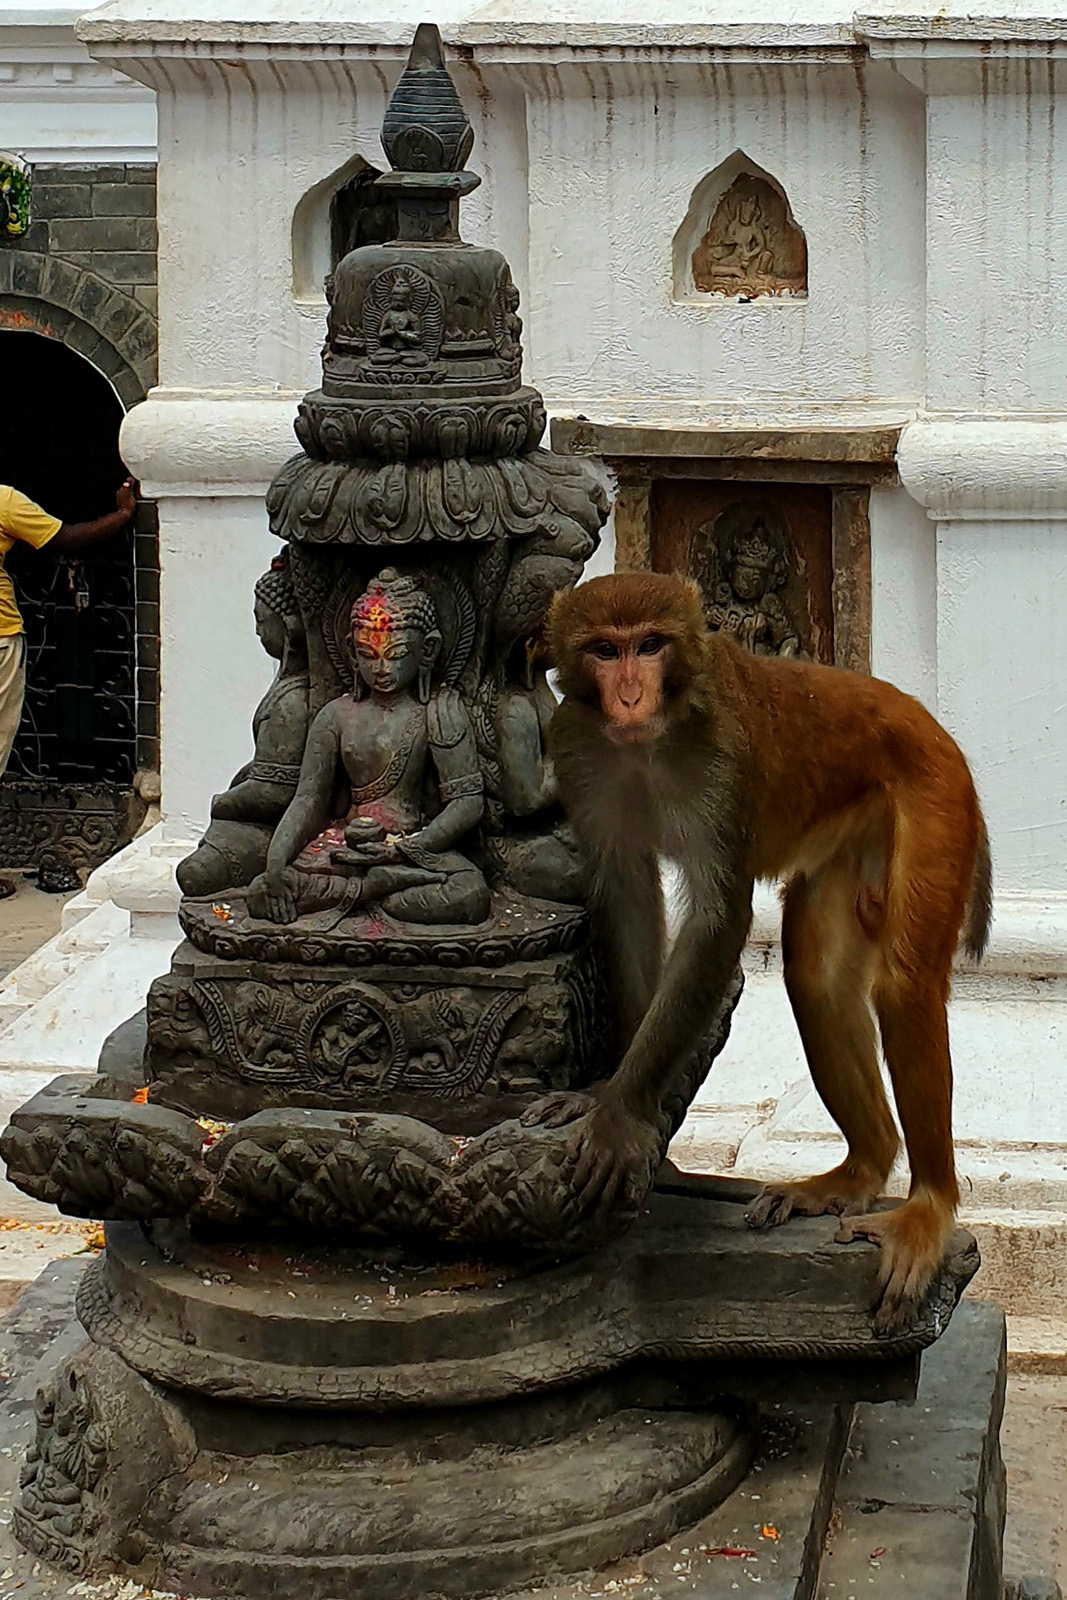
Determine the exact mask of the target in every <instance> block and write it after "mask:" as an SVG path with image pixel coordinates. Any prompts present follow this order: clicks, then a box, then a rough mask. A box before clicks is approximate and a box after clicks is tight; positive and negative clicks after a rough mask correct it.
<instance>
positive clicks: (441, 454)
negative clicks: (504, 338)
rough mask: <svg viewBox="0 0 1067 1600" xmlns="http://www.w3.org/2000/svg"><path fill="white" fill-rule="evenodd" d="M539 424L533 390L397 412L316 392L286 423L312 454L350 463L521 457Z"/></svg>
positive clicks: (541, 417)
mask: <svg viewBox="0 0 1067 1600" xmlns="http://www.w3.org/2000/svg"><path fill="white" fill-rule="evenodd" d="M546 425H547V417H546V414H545V406H544V401H543V400H542V399H541V396H540V395H539V394H538V393H537V391H536V389H519V390H516V392H515V393H514V394H510V395H508V396H507V397H506V398H503V399H501V398H491V399H486V400H482V401H480V402H479V401H477V400H462V401H460V400H452V401H445V400H442V401H438V402H431V401H423V402H421V403H419V404H415V405H411V406H406V407H404V408H402V409H401V408H400V407H398V406H396V405H395V404H388V403H385V402H379V403H378V404H373V403H369V402H367V403H363V404H359V405H356V404H353V402H351V401H347V402H345V401H339V400H336V399H333V398H331V397H330V396H328V395H324V394H323V393H322V391H321V390H320V391H318V392H317V393H314V394H309V395H306V396H305V397H304V399H303V400H302V401H301V404H300V409H299V412H298V413H297V418H296V422H295V424H294V427H295V430H296V436H297V438H298V439H299V441H300V443H301V445H303V447H304V450H305V451H306V452H307V454H308V455H309V456H310V457H312V458H313V459H317V460H326V461H345V462H351V461H358V460H360V459H361V458H363V457H371V458H375V457H376V458H378V459H379V460H382V461H405V460H409V459H410V460H415V459H417V458H418V457H420V456H426V457H437V458H440V459H442V460H455V459H459V458H462V457H494V456H517V455H525V454H526V453H527V452H529V451H530V450H533V449H535V448H536V447H537V446H538V445H539V444H540V442H541V438H542V436H543V434H544V431H545V427H546Z"/></svg>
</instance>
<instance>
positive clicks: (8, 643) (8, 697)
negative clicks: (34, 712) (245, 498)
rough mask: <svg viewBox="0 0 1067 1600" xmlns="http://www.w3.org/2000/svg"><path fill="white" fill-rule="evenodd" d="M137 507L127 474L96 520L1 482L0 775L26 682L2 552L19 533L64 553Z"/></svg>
mask: <svg viewBox="0 0 1067 1600" xmlns="http://www.w3.org/2000/svg"><path fill="white" fill-rule="evenodd" d="M136 508H137V500H136V496H135V493H134V482H133V479H132V478H127V479H126V482H125V483H124V484H123V485H122V487H121V488H120V489H119V491H118V493H117V494H116V496H115V510H114V511H109V512H108V514H107V516H104V517H97V518H96V520H95V521H94V522H61V521H60V520H59V518H58V517H50V516H49V515H48V512H47V511H42V509H41V507H40V506H38V505H35V504H34V502H33V501H32V500H30V499H27V497H26V495H24V494H20V493H19V491H18V490H17V489H12V488H11V487H10V485H9V484H0V777H2V776H3V773H4V770H5V768H6V767H7V763H8V760H9V758H10V756H11V746H12V745H13V744H14V742H15V735H16V733H17V732H18V729H19V720H20V718H21V716H22V698H23V694H24V692H25V688H26V669H25V656H26V644H25V638H24V636H23V631H22V616H21V614H20V612H19V608H18V604H17V602H16V600H15V587H14V585H13V583H12V582H11V578H10V576H9V575H8V573H7V572H6V571H5V570H4V557H5V556H6V555H7V553H8V551H9V550H10V549H11V548H12V546H13V545H14V543H15V541H16V540H17V539H19V540H21V541H22V542H23V543H24V544H31V545H33V546H34V548H35V549H37V550H40V549H41V547H42V546H43V545H46V544H50V545H51V546H52V549H53V550H57V551H59V552H60V554H62V555H73V554H74V553H75V552H77V551H80V550H85V549H86V548H87V547H88V546H90V545H94V544H101V543H102V542H103V541H104V540H105V539H111V538H114V536H115V534H116V533H120V532H121V531H122V529H123V528H124V527H125V526H126V524H127V523H128V522H129V521H130V519H131V518H132V516H133V514H134V511H135V510H136ZM13 890H14V884H8V883H6V882H5V880H4V879H0V898H2V897H3V896H4V895H6V894H10V893H12V892H13Z"/></svg>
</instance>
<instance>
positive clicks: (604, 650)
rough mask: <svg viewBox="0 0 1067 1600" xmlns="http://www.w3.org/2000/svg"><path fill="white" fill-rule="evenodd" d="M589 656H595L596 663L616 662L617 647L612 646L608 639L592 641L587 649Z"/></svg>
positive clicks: (617, 657) (617, 655)
mask: <svg viewBox="0 0 1067 1600" xmlns="http://www.w3.org/2000/svg"><path fill="white" fill-rule="evenodd" d="M587 648H588V650H589V654H590V655H591V656H596V658H597V660H598V661H618V659H619V647H618V645H616V644H612V642H611V640H610V639H594V640H593V642H592V644H591V645H589V646H588V647H587Z"/></svg>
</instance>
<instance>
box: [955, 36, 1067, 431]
mask: <svg viewBox="0 0 1067 1600" xmlns="http://www.w3.org/2000/svg"><path fill="white" fill-rule="evenodd" d="M925 76H926V78H927V87H928V90H929V94H928V99H927V106H928V117H929V141H930V149H931V151H932V152H935V153H936V160H932V161H931V164H930V172H929V176H928V208H927V235H928V244H927V250H928V262H929V267H928V293H929V311H928V320H927V342H928V350H929V360H928V364H927V384H926V389H927V405H928V407H929V409H930V410H931V411H950V412H951V411H959V412H984V411H993V412H996V411H1022V412H1026V411H1037V412H1040V411H1046V410H1062V409H1064V408H1067V361H1065V360H1064V351H1065V349H1067V303H1065V301H1064V296H1063V293H1062V288H1061V285H1062V272H1063V262H1064V260H1065V259H1067V161H1065V160H1064V154H1063V140H1064V137H1065V136H1067V107H1065V105H1064V103H1063V101H1062V100H1061V99H1059V98H1058V95H1061V94H1062V93H1063V92H1064V90H1065V89H1067V68H1065V65H1064V63H1062V62H1060V63H1059V64H1058V65H1057V63H1056V62H1055V61H1054V60H1052V59H1049V58H1046V59H1045V60H1041V59H1039V58H1037V57H1036V56H1026V57H1025V58H1024V59H1021V60H1020V59H996V58H993V59H990V60H987V61H985V62H968V63H966V64H958V65H954V66H950V67H946V66H945V65H941V64H936V63H932V64H929V65H928V66H927V67H926V68H925Z"/></svg>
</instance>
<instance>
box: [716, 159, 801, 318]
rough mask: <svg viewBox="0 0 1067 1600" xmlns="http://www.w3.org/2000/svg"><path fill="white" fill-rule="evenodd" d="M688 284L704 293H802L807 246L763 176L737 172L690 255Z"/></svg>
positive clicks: (782, 198) (780, 197) (783, 201)
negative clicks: (690, 264)
mask: <svg viewBox="0 0 1067 1600" xmlns="http://www.w3.org/2000/svg"><path fill="white" fill-rule="evenodd" d="M692 264H693V284H694V287H695V288H696V289H698V290H700V291H701V292H703V293H705V294H724V295H747V296H750V297H752V296H755V295H765V294H771V295H786V294H805V293H806V292H807V287H808V247H807V243H806V241H805V238H804V235H803V234H802V233H801V231H800V229H799V228H798V227H797V225H796V223H795V222H794V221H793V219H792V217H791V216H790V215H789V204H788V202H787V200H786V198H785V196H784V194H782V193H781V191H780V190H778V189H777V188H776V187H775V186H774V185H773V184H772V183H770V182H768V180H767V179H766V178H758V177H755V176H754V175H752V174H750V173H742V174H741V176H740V177H738V178H735V179H734V181H733V183H732V184H731V185H730V187H729V188H728V189H727V191H726V193H725V194H724V195H723V196H722V198H721V200H720V201H719V203H718V205H717V206H716V207H715V211H714V214H713V216H712V219H711V224H710V226H709V227H708V231H707V232H706V233H705V235H704V237H703V238H702V239H701V241H700V243H699V244H698V245H697V247H696V249H695V250H694V252H693V263H692Z"/></svg>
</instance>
